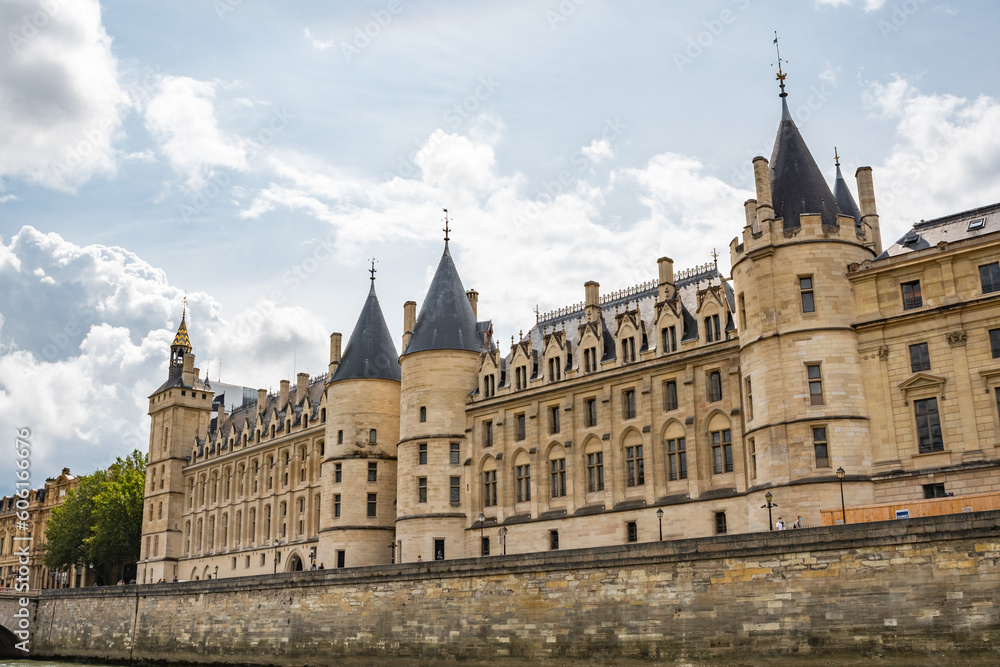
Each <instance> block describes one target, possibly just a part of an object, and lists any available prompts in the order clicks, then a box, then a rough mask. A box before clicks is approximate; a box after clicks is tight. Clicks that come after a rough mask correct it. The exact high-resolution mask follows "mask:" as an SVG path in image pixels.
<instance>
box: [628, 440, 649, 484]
mask: <svg viewBox="0 0 1000 667" xmlns="http://www.w3.org/2000/svg"><path fill="white" fill-rule="evenodd" d="M625 483H626V484H627V485H628V486H642V485H643V484H645V483H646V472H645V466H644V465H643V458H642V445H636V446H634V447H626V448H625Z"/></svg>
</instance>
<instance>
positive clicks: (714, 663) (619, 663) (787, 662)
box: [0, 654, 1000, 667]
mask: <svg viewBox="0 0 1000 667" xmlns="http://www.w3.org/2000/svg"><path fill="white" fill-rule="evenodd" d="M79 664H83V663H78V662H69V661H59V662H52V661H40V660H4V659H2V658H0V667H67V665H79ZM90 664H91V667H113V666H112V665H105V664H103V663H102V664H100V665H98V664H95V663H90ZM136 664H137V665H138V663H136ZM240 664H248V663H240ZM334 664H336V665H337V667H424V666H425V665H426V666H431V667H550V666H551V667H555V666H556V665H558V666H559V667H564V666H565V667H612V666H613V667H648V666H649V665H672V666H674V667H762V666H766V667H833V666H838V667H839V666H840V665H861V664H863V665H872V666H875V667H952V666H958V667H965V666H967V667H987V666H989V667H996V666H997V665H998V664H1000V657H998V656H997V655H981V656H957V655H954V654H938V655H933V656H920V657H917V656H908V657H891V658H866V657H863V656H861V655H843V656H839V657H817V656H807V655H798V656H753V655H747V656H744V657H737V658H722V659H717V660H710V661H693V662H691V661H686V660H685V661H679V662H674V661H667V662H654V661H637V660H628V659H615V658H610V659H609V658H602V659H594V660H569V659H560V660H555V659H553V660H532V661H522V660H518V659H516V658H503V659H498V660H495V661H491V662H469V661H462V662H454V661H445V660H435V659H432V658H355V659H344V658H337V659H336V661H335V663H334ZM156 667H189V666H188V665H180V664H173V663H170V664H167V663H156Z"/></svg>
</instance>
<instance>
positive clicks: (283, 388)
mask: <svg viewBox="0 0 1000 667" xmlns="http://www.w3.org/2000/svg"><path fill="white" fill-rule="evenodd" d="M289 384H290V383H289V382H288V380H282V381H281V384H280V385H279V387H280V389H279V390H278V411H279V412H280V411H281V410H284V409H285V406H286V405H288V386H289Z"/></svg>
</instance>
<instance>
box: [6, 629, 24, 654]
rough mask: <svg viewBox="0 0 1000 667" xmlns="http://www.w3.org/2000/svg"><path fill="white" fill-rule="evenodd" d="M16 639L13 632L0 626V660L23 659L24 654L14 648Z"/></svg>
mask: <svg viewBox="0 0 1000 667" xmlns="http://www.w3.org/2000/svg"><path fill="white" fill-rule="evenodd" d="M17 642H18V639H17V637H16V636H15V635H14V633H13V632H11V631H10V630H8V629H7V628H5V627H4V626H2V625H0V658H12V657H18V658H22V657H24V653H21V652H19V651H18V650H17V649H15V648H14V645H15V644H17Z"/></svg>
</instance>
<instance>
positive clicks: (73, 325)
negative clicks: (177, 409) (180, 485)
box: [0, 227, 326, 481]
mask: <svg viewBox="0 0 1000 667" xmlns="http://www.w3.org/2000/svg"><path fill="white" fill-rule="evenodd" d="M0 281H2V282H3V284H4V286H5V289H4V290H3V291H2V292H0V429H3V430H6V431H7V432H11V431H12V430H13V429H14V428H21V427H28V428H30V429H32V431H33V432H34V434H35V437H34V442H35V447H34V450H33V459H32V469H33V470H34V471H36V474H37V475H49V474H55V473H58V471H59V470H60V469H61V468H62V467H63V466H65V465H68V466H70V467H72V468H73V469H74V470H75V471H77V472H87V471H89V470H93V469H94V468H96V467H98V466H102V465H106V464H107V463H109V462H110V461H112V460H113V459H114V457H115V456H116V455H121V454H123V453H126V452H128V451H130V450H131V449H133V448H139V449H141V450H143V451H145V449H146V446H147V444H148V432H149V422H148V417H147V416H146V414H145V413H146V410H147V408H148V405H147V403H146V397H147V396H148V395H149V394H150V393H151V392H152V391H153V390H154V389H155V388H156V387H157V386H159V384H161V383H162V382H163V380H164V379H166V363H167V356H168V351H169V345H170V342H171V340H172V339H173V335H174V332H175V330H176V328H177V324H178V321H179V317H180V312H179V311H180V304H181V298H182V296H183V291H182V290H181V289H180V288H178V287H177V286H174V285H171V284H170V283H169V282H168V280H167V278H166V275H165V274H164V273H163V271H161V270H159V269H157V268H155V267H152V266H150V265H149V264H148V263H146V262H145V261H143V260H142V259H141V258H139V257H137V256H136V255H135V254H133V253H130V252H128V251H127V250H124V249H122V248H116V247H108V246H101V245H90V246H83V247H81V246H78V245H75V244H73V243H70V242H69V241H66V240H65V239H63V238H62V237H60V236H59V235H57V234H44V233H41V232H39V231H37V230H35V229H33V228H31V227H24V228H22V229H21V230H20V231H19V232H18V233H17V234H15V235H14V236H13V237H11V238H10V239H9V241H8V242H6V243H5V242H2V241H0ZM280 301H281V294H280V293H278V294H272V295H269V296H268V298H267V299H266V300H261V301H259V302H258V303H256V304H254V305H253V306H251V307H250V308H248V309H246V310H245V311H243V312H240V313H237V314H236V315H235V316H233V317H231V318H229V319H227V318H224V317H223V315H222V312H223V308H222V306H221V305H220V304H219V303H218V302H217V301H216V300H215V299H214V298H213V297H212V296H211V295H208V294H204V293H193V294H189V295H188V303H189V311H188V313H189V316H188V324H189V329H190V331H191V339H192V343H193V344H194V345H195V352H196V354H197V356H198V362H199V364H200V365H201V367H202V369H203V370H204V369H206V368H207V363H208V362H209V361H210V360H218V359H219V358H220V357H221V358H224V359H225V362H226V378H225V379H226V380H227V381H233V382H239V383H246V384H248V385H250V386H254V385H259V386H263V387H268V386H270V384H273V383H275V382H276V381H277V379H280V378H282V377H287V376H288V375H289V374H290V370H291V361H292V358H293V355H295V354H297V355H298V360H299V368H304V367H305V368H315V369H325V363H324V360H323V359H322V358H320V357H321V356H322V351H323V349H324V341H325V339H326V332H325V331H324V329H323V327H322V325H321V324H320V323H319V322H318V320H317V319H316V318H315V316H314V315H312V314H311V313H309V312H306V311H304V310H302V309H299V308H292V307H288V306H285V305H282V304H281V303H280ZM311 352H315V353H316V354H315V356H316V357H317V358H312V355H311V354H310V353H311ZM216 369H217V367H216ZM203 375H204V373H203ZM213 377H214V374H213ZM9 465H10V461H5V460H0V478H5V479H11V478H12V477H11V470H10V467H9ZM36 481H38V480H36Z"/></svg>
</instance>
